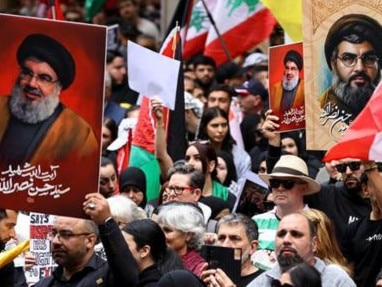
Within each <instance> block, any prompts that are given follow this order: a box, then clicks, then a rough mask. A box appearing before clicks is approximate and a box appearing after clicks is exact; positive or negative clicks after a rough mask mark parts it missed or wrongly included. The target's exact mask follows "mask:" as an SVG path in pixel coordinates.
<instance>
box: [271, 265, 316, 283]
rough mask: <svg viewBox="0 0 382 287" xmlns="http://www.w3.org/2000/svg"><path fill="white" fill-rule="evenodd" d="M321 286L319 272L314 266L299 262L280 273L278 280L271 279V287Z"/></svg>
mask: <svg viewBox="0 0 382 287" xmlns="http://www.w3.org/2000/svg"><path fill="white" fill-rule="evenodd" d="M307 286H309V287H321V286H322V282H321V274H320V272H318V271H317V269H316V268H314V267H313V266H311V265H309V264H307V263H300V264H297V265H296V266H294V267H292V268H291V269H289V270H288V271H286V272H284V273H283V274H281V277H280V280H274V281H272V285H271V287H307Z"/></svg>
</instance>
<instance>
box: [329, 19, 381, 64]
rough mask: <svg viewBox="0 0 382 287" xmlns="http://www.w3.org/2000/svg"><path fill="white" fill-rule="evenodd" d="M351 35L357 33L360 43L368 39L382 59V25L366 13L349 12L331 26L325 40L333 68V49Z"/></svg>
mask: <svg viewBox="0 0 382 287" xmlns="http://www.w3.org/2000/svg"><path fill="white" fill-rule="evenodd" d="M349 35H357V36H358V37H359V38H360V41H357V42H359V43H361V42H363V41H368V42H370V44H371V45H372V46H373V48H374V51H375V53H376V55H377V56H378V57H379V59H380V61H381V59H382V41H381V39H382V26H381V25H380V24H379V23H378V22H377V21H376V20H374V19H373V18H371V17H369V16H367V15H364V14H349V15H345V16H343V17H341V18H339V19H338V20H337V21H336V22H335V23H334V24H333V25H332V27H331V28H330V30H329V32H328V35H327V36H326V40H325V57H326V62H327V64H328V67H329V68H330V69H331V63H330V59H331V56H332V53H333V50H334V49H335V48H336V47H337V45H338V44H339V43H340V42H342V41H344V40H345V38H344V37H347V36H349Z"/></svg>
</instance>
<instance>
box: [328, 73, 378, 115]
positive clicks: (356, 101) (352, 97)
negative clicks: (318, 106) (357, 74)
mask: <svg viewBox="0 0 382 287" xmlns="http://www.w3.org/2000/svg"><path fill="white" fill-rule="evenodd" d="M368 80H369V81H370V85H364V86H357V87H352V86H351V85H350V83H349V82H344V81H342V80H341V79H340V78H339V76H338V73H337V70H335V69H333V73H332V90H333V93H334V95H335V96H336V97H337V98H338V99H340V100H341V101H342V102H343V103H344V104H346V105H347V106H348V107H349V108H350V109H351V111H350V112H351V113H352V114H354V115H355V116H356V115H358V114H359V113H360V112H361V111H362V110H363V108H364V107H365V105H366V104H367V102H368V101H369V100H370V97H371V95H372V94H373V92H374V89H375V87H376V86H375V85H374V84H373V83H371V80H370V78H368Z"/></svg>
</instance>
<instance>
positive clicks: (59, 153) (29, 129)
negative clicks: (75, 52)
mask: <svg viewBox="0 0 382 287" xmlns="http://www.w3.org/2000/svg"><path fill="white" fill-rule="evenodd" d="M16 57H17V62H18V65H19V68H20V72H19V75H18V78H17V80H16V83H15V85H14V87H13V89H12V92H11V95H10V96H9V97H0V115H1V120H0V167H8V166H9V165H13V166H16V165H18V164H23V163H25V162H29V163H31V164H35V163H39V164H40V163H46V164H60V163H61V162H62V160H64V159H65V160H77V159H84V157H87V156H91V155H94V154H96V153H98V152H99V151H98V144H97V141H96V138H95V135H94V133H93V131H92V129H91V126H90V125H89V124H88V123H86V122H85V121H84V120H83V119H82V118H81V117H80V116H78V115H77V114H75V113H74V112H73V111H72V110H70V109H69V108H67V107H65V106H64V105H63V104H62V103H61V102H60V93H61V91H63V90H65V89H67V88H68V87H69V86H70V85H71V84H72V82H73V80H74V76H75V63H74V60H73V57H72V55H71V54H70V52H69V51H68V50H67V49H66V48H65V47H64V46H63V45H62V44H61V43H59V42H57V41H56V40H55V39H53V38H51V37H49V36H46V35H43V34H31V35H29V36H27V37H26V38H25V39H23V41H22V42H21V44H20V46H19V48H18V50H17V53H16Z"/></svg>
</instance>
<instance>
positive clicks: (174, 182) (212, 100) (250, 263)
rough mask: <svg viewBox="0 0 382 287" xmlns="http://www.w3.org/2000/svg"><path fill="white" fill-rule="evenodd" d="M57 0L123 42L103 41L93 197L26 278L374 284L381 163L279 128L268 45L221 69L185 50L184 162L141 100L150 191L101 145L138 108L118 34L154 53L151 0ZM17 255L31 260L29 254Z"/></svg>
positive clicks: (6, 225) (7, 234) (4, 282)
mask: <svg viewBox="0 0 382 287" xmlns="http://www.w3.org/2000/svg"><path fill="white" fill-rule="evenodd" d="M20 2H21V4H20V6H19V7H18V8H17V9H16V8H15V9H13V10H12V11H6V12H7V13H12V14H18V15H23V16H32V17H45V14H44V13H46V11H47V8H46V7H45V10H43V9H42V8H43V7H42V6H41V5H42V4H41V3H42V2H43V1H32V0H31V1H20ZM109 2H113V1H109ZM61 6H62V7H60V8H61V9H62V11H63V15H64V17H65V19H66V20H67V21H75V22H84V23H85V22H87V23H93V24H99V25H111V24H115V23H118V24H119V32H118V35H119V43H118V44H119V45H118V47H116V48H115V49H114V50H108V51H107V59H106V73H105V74H106V76H105V104H104V120H103V126H102V158H101V164H100V184H99V186H100V187H99V193H90V194H88V195H86V198H84V203H83V209H84V212H85V213H86V214H87V215H88V216H89V219H87V220H85V219H79V218H69V217H62V216H57V217H55V220H54V227H53V229H52V232H51V233H50V235H49V236H50V237H49V238H50V240H51V253H52V258H53V260H54V261H55V263H56V264H57V268H56V269H55V270H54V272H53V273H52V274H51V275H50V276H48V277H46V278H43V279H42V280H41V281H39V282H38V283H36V284H35V286H38V287H40V286H95V284H96V285H97V286H180V285H185V286H208V287H219V286H221V287H232V286H238V287H241V286H243V287H244V286H259V287H264V286H276V287H277V286H295V287H298V286H344V287H345V286H346V287H349V286H350V287H351V286H360V287H361V286H362V287H372V286H373V287H374V286H381V285H380V284H381V283H380V282H381V278H382V276H381V272H382V271H381V268H382V261H381V260H380V258H379V257H380V254H381V252H382V244H381V233H382V221H381V220H382V219H381V218H382V215H381V214H382V193H381V192H382V173H380V172H382V170H381V168H380V167H381V166H380V164H378V163H375V162H365V161H361V160H360V159H350V158H343V159H341V160H339V161H336V162H333V163H327V164H326V165H325V164H323V163H322V162H321V160H322V156H323V154H322V153H319V152H311V151H308V150H306V145H305V131H304V130H299V131H294V132H286V133H281V134H280V133H278V132H277V128H278V126H279V118H278V117H277V116H275V115H274V114H273V112H272V110H270V109H269V103H268V89H269V83H268V57H267V55H266V53H265V52H264V51H261V50H260V49H256V48H254V49H253V50H252V51H248V53H247V54H245V55H242V57H240V58H239V59H237V60H235V61H234V62H228V63H225V64H222V65H220V66H216V64H215V61H214V59H212V58H211V57H208V56H204V55H196V56H194V57H192V58H190V59H186V61H185V62H184V87H185V94H184V97H185V123H186V133H185V135H184V140H185V141H186V142H187V149H186V150H185V153H184V158H183V159H182V160H177V161H175V160H173V159H172V158H171V156H170V155H169V154H168V151H167V146H166V130H165V124H164V119H163V104H162V101H161V99H160V98H154V99H151V101H150V108H151V111H152V115H153V116H154V118H155V123H156V125H155V130H156V133H155V155H156V157H157V159H158V162H159V166H160V172H159V173H158V174H150V175H149V176H150V177H157V178H158V179H160V182H161V187H160V188H159V189H158V190H155V191H150V194H153V193H154V194H157V198H155V199H149V198H148V193H149V192H148V185H147V181H148V179H147V174H145V173H144V172H143V171H142V170H141V169H140V168H139V167H128V168H126V169H124V170H118V168H117V167H118V166H119V164H120V163H119V162H118V157H117V153H118V148H110V147H111V145H112V144H113V142H115V140H116V139H117V138H119V137H121V136H126V135H125V134H123V133H119V130H121V129H123V125H125V124H126V120H129V121H130V123H133V124H132V126H134V125H135V123H136V119H137V118H138V115H139V105H137V99H138V93H137V92H135V91H133V90H132V89H131V88H130V87H129V85H128V75H127V67H126V65H127V64H126V53H127V52H126V45H127V41H128V40H131V41H135V42H137V43H138V44H140V45H143V46H145V47H147V48H150V49H152V50H155V51H158V49H159V47H160V35H161V33H162V32H163V28H164V27H160V1H154V0H153V1H148V0H147V1H143V0H141V1H138V0H119V1H115V5H114V6H113V5H109V6H110V7H109V6H105V7H103V8H102V9H101V10H100V11H99V12H98V13H97V14H96V15H94V16H93V17H92V19H90V20H86V15H85V8H84V1H70V0H67V1H62V5H61ZM277 31H278V30H277V29H275V33H278V32H277ZM272 37H273V38H275V35H273V36H272ZM272 41H273V42H272ZM270 44H271V45H272V44H279V42H278V40H275V39H273V40H271V41H270ZM360 59H362V58H360ZM159 96H160V95H159ZM134 120H135V121H134ZM179 136H183V135H179ZM257 176H259V178H260V179H261V180H262V181H263V186H261V185H259V184H258V182H256V180H254V179H253V178H257ZM249 183H252V185H251V184H249ZM20 215H21V214H19V215H18V212H17V211H13V210H9V209H0V241H1V242H0V244H1V246H0V249H1V250H3V249H4V248H5V245H6V243H7V241H8V240H9V239H17V234H16V232H15V229H14V228H15V226H16V223H17V217H18V216H19V217H20ZM374 235H375V236H374ZM211 245H213V246H216V247H226V248H227V247H228V248H230V250H231V249H232V250H233V251H234V252H233V254H232V258H228V260H227V261H229V263H225V265H224V262H217V260H216V259H214V260H212V259H211V258H210V257H209V256H211V254H209V253H208V252H212V251H208V250H210V249H208V247H207V246H211ZM204 250H207V251H206V252H207V253H206V252H204ZM237 258H238V259H237ZM235 259H236V261H235ZM25 262H26V264H25V267H24V268H25V270H27V269H30V268H31V267H32V266H33V265H34V264H35V261H34V259H33V254H30V253H27V254H26V255H25ZM220 264H221V265H220ZM227 266H228V269H226V268H225V267H227ZM235 270H237V273H236V274H235V272H234V271H235ZM0 278H1V279H0V281H1V283H0V286H27V282H26V278H25V277H24V274H23V270H22V272H17V270H16V269H14V267H13V263H9V264H7V265H5V266H3V267H1V268H0ZM307 282H308V283H309V284H308V283H307ZM378 284H379V285H378Z"/></svg>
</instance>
